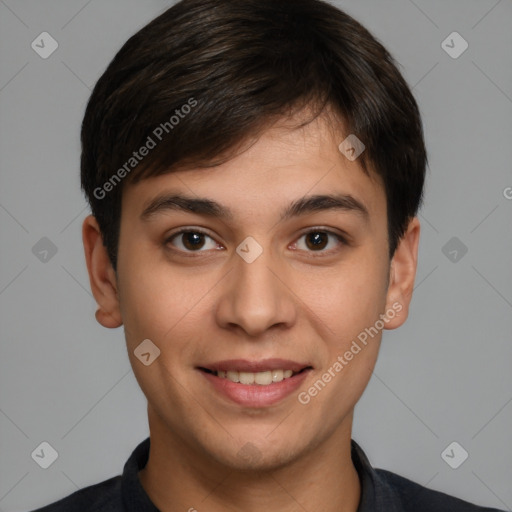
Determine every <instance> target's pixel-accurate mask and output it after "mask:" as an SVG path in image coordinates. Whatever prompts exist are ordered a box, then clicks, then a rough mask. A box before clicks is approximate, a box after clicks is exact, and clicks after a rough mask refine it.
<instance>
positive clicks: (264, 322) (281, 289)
mask: <svg viewBox="0 0 512 512" xmlns="http://www.w3.org/2000/svg"><path fill="white" fill-rule="evenodd" d="M249 261H250V259H249V260H245V259H244V258H243V257H241V256H239V255H238V254H236V255H235V257H234V261H233V269H232V271H231V272H229V274H228V275H227V276H226V278H225V279H224V280H223V288H222V292H221V295H220V299H219V301H218V304H217V310H216V315H217V322H218V324H219V325H220V326H221V327H223V328H225V329H231V330H233V329H235V330H236V329H238V330H239V331H240V330H241V331H243V332H244V333H245V334H246V335H248V336H250V337H258V336H261V335H263V334H264V333H265V331H267V330H268V329H270V328H271V327H275V326H279V327H280V328H284V327H287V328H289V327H290V326H291V325H292V324H293V323H294V321H295V317H296V304H295V301H294V294H293V291H292V289H291V288H290V285H289V281H290V279H289V270H288V271H287V269H286V268H285V266H284V265H282V264H280V263H279V262H278V261H276V260H275V259H274V258H273V257H272V255H271V253H270V251H269V250H265V249H264V250H263V252H262V253H261V254H260V255H259V256H258V257H257V258H256V259H255V260H254V261H252V262H249Z"/></svg>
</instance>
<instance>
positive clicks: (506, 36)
mask: <svg viewBox="0 0 512 512" xmlns="http://www.w3.org/2000/svg"><path fill="white" fill-rule="evenodd" d="M170 4H171V3H170V2H165V1H162V0H143V1H142V0H137V1H136V0H124V1H121V0H103V1H99V0H91V1H78V0H75V1H69V0H68V1H63V0H62V1H57V0H45V1H42V0H39V1H35V0H32V1H28V0H17V1H14V0H0V59H1V67H0V109H1V120H0V166H1V183H0V185H1V186H0V222H1V244H0V258H1V269H0V307H1V326H2V329H1V346H0V351H1V352H0V365H1V368H0V450H1V451H0V453H1V457H0V510H2V511H23V510H27V509H31V508H35V507H36V506H41V505H43V504H46V503H48V502H51V501H55V500H56V499H58V498H61V497H63V496H65V495H68V494H70V493H71V492H74V491H75V490H77V489H79V488H83V487H85V486H87V485H91V484H93V483H96V482H99V481H101V480H104V479H106V478H109V477H111V476H114V475H117V474H119V473H120V472H121V471H122V468H123V465H124V462H125V461H126V459H127V458H128V456H129V455H130V453H131V451H132V450H133V449H134V447H135V446H136V444H138V443H139V442H140V441H141V440H142V439H144V438H145V437H146V436H147V435H148V427H147V419H146V407H145V406H146V402H145V398H144V396H143V394H142V392H141V391H140V390H139V388H138V385H137V382H136V380H135V378H134V376H133V373H132V370H131V367H130V364H129V361H128V356H127V354H126V348H125V345H124V337H123V331H122V328H121V329H116V330H107V329H104V328H103V327H101V326H100V325H99V324H97V323H96V321H95V318H94V312H95V310H96V303H95V301H94V299H93V298H92V296H91V293H90V290H89V282H88V277H87V273H86V267H85V261H84V256H83V249H82V242H81V232H80V228H81V220H82V219H83V218H84V217H85V215H86V214H87V213H88V209H87V207H86V203H85V200H84V199H83V197H82V195H81V192H80V189H79V154H80V147H79V128H80V123H81V119H82V116H83V111H84V107H85V103H86V101H87V99H88V97H89V94H90V92H91V88H92V86H93V85H94V83H95V81H96V80H97V79H98V78H99V76H100V74H101V73H102V72H103V70H104V69H105V67H106V66H107V64H108V63H109V62H110V60H111V58H112V57H113V56H114V53H115V52H116V51H117V50H118V48H119V47H120V46H121V45H122V44H123V43H124V42H125V40H126V39H127V38H128V37H129V36H130V35H132V34H133V33H134V32H135V31H137V30H138V29H139V28H141V27H142V26H143V25H145V24H146V23H147V22H148V21H150V20H151V19H152V18H153V17H155V16H156V15H157V14H159V13H161V12H162V11H163V10H165V8H167V7H168V6H169V5H170ZM336 5H338V6H340V7H342V8H344V9H346V10H347V12H348V13H349V14H352V15H353V16H355V17H356V18H357V19H359V20H360V21H361V22H363V24H365V25H366V26H367V27H368V28H369V29H370V30H371V31H372V32H373V33H374V34H375V35H376V36H377V37H378V38H379V39H380V40H381V41H382V42H383V43H384V44H385V45H386V46H387V47H388V49H389V50H390V51H391V52H392V54H393V55H394V56H395V57H396V59H397V60H398V62H399V63H400V64H401V66H402V68H401V69H402V71H403V73H404V75H405V77H406V79H407V80H408V82H409V83H410V84H411V86H413V87H414V93H415V96H416V98H417V99H418V102H419V104H420V108H421V110H422V114H423V116H424V123H425V130H426V139H427V145H428V149H429V156H430V170H429V174H428V180H427V188H426V202H425V206H424V208H423V209H422V212H421V215H420V220H421V222H422V234H421V243H420V256H419V268H418V274H417V280H416V289H415V292H414V298H413V301H412V311H411V314H410V317H409V320H408V321H407V323H406V324H405V325H404V326H403V327H402V328H400V329H398V330H396V331H391V332H390V331H385V332H384V339H383V344H382V348H381V354H380V359H379V361H378V363H377V367H376V369H375V373H374V376H373V378H372V380H371V382H370V384H369V387H368V389H367V390H366V392H365V394H364V395H363V398H362V399H361V401H360V403H359V404H358V406H357V408H356V419H355V424H354V432H353V437H354V439H355V440H356V441H358V442H359V443H360V444H361V445H362V446H363V448H364V449H365V450H366V452H367V454H368V456H369V458H370V461H371V462H372V464H373V465H374V466H377V467H382V468H387V469H389V470H391V471H395V472H397V473H399V474H402V475H404V476H407V477H408V478H410V479H412V480H414V481H417V482H418V483H420V484H423V485H427V486H429V487H431V488H433V489H437V490H441V491H444V492H447V493H449V494H453V495H456V496H459V497H463V498H464V499H466V500H469V501H473V502H476V503H478V504H485V505H488V506H494V507H497V508H501V509H507V510H511V507H512V485H511V482H512V442H511V437H510V432H511V423H512V403H511V402H512V372H511V366H512V365H511V363H512V343H511V332H512V329H511V328H512V314H511V312H512V311H511V308H512V265H511V262H512V236H511V233H512V230H511V222H510V221H511V218H512V217H511V215H512V200H510V199H507V197H506V196H507V195H508V197H512V190H511V189H508V188H507V187H512V172H511V162H512V143H511V141H512V138H511V136H512V65H511V64H512V62H511V61H512V57H511V55H512V51H511V50H512V30H511V27H512V1H510V0H501V1H497V0H478V1H476V0H472V1H470V0H458V1H455V0H451V1H447V0H434V1H431V0H428V1H427V0H415V1H414V2H413V1H411V0H386V1H383V0H373V1H369V0H366V1H365V0H359V1H355V0H346V1H338V2H336ZM43 31H47V32H49V33H50V34H51V35H52V36H53V38H55V39H56V40H57V42H58V44H59V47H58V49H57V50H56V51H55V53H53V54H52V55H51V56H50V57H49V58H47V59H42V58H41V57H40V56H39V55H38V54H37V53H36V52H35V51H34V50H33V49H32V48H31V42H32V41H33V40H34V39H36V37H37V36H38V35H39V34H40V33H41V32H43ZM453 31H457V32H459V33H460V34H461V35H462V36H463V37H464V39H465V40H467V42H468V43H469V48H468V49H467V51H465V52H464V53H463V54H462V55H461V56H460V57H459V58H457V59H453V58H452V57H450V56H449V55H448V54H447V53H446V52H445V51H444V50H443V48H442V47H441V42H442V41H443V40H445V38H446V37H447V36H448V35H449V34H450V33H452V32H453ZM450 44H451V43H450ZM457 44H458V43H457ZM507 191H508V192H507ZM43 237H47V238H48V239H50V240H51V241H52V242H53V244H55V247H56V249H57V252H56V254H54V255H52V253H51V252H50V253H48V255H46V259H45V257H44V256H42V255H41V252H40V251H41V247H43V248H44V247H45V244H48V242H47V241H43V242H39V244H40V245H36V244H37V243H38V241H39V240H40V239H41V238H43ZM452 237H457V239H458V241H456V242H455V243H456V244H458V246H457V245H454V246H452V245H451V244H453V243H454V242H451V244H449V245H448V246H446V244H447V243H448V241H449V240H450V239H451V238H452ZM41 244H42V245H41ZM461 244H464V246H465V247H467V249H468V252H467V253H466V254H465V255H463V256H462V257H461V255H462V252H461V251H460V249H461V248H463V246H462V245H461ZM35 245H36V249H33V247H34V246H35ZM443 248H444V251H443ZM454 248H455V250H457V251H458V252H457V254H455V253H453V252H451V254H450V251H453V250H454ZM34 253H35V254H34ZM41 258H42V261H41ZM453 260H455V261H453ZM42 441H47V442H49V443H50V444H51V445H52V446H53V447H54V448H55V449H56V450H57V452H58V454H59V456H58V459H57V460H56V461H55V462H54V463H53V464H52V465H51V466H50V467H49V468H48V469H46V470H45V469H42V468H41V467H39V466H38V465H37V464H36V463H35V462H34V460H33V459H32V458H31V453H32V452H33V450H34V449H35V448H36V447H37V446H38V445H39V444H40V443H41V442H42ZM452 441H457V442H458V443H460V445H462V446H463V447H464V448H465V449H466V450H467V451H468V452H469V458H468V459H467V460H466V461H465V462H464V463H463V464H462V465H461V466H460V467H459V468H458V469H452V468H451V467H449V466H448V465H447V464H446V463H445V461H444V460H443V459H442V458H441V453H442V452H443V450H444V449H445V448H446V447H447V446H448V445H449V444H450V443H451V442H452Z"/></svg>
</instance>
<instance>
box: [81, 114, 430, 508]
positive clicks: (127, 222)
mask: <svg viewBox="0 0 512 512" xmlns="http://www.w3.org/2000/svg"><path fill="white" fill-rule="evenodd" d="M331 126H332V125H331V124H329V123H328V122H327V120H326V119H325V118H323V117H319V118H317V119H316V120H315V121H314V122H312V123H310V124H308V125H306V127H304V128H301V129H299V130H291V129H290V125H289V124H288V122H287V121H284V120H283V122H281V123H278V124H275V125H273V126H272V127H271V128H268V129H267V130H266V131H264V132H263V134H262V135H260V137H259V138H258V139H257V141H256V142H255V143H254V144H253V145H251V146H250V147H249V149H247V150H245V151H244V152H241V153H239V154H238V155H237V156H235V157H234V158H232V159H231V160H229V161H228V162H226V163H224V164H222V165H220V166H219V167H216V168H213V169H191V170H185V171H178V172H173V173H169V174H166V175H162V176H157V177H153V178H149V179H146V180H143V181H141V182H140V183H138V184H136V185H129V186H126V187H125V189H124V190H123V199H122V213H121V231H120V239H119V252H118V254H119V257H118V269H117V274H116V273H115V272H114V270H113V268H112V266H111V264H110V262H109V260H108V256H107V253H106V250H105V248H104V247H103V245H102V241H101V234H100V231H99V228H98V225H97V222H96V220H95V219H94V217H92V216H88V217H87V218H86V219H85V220H84V223H83V242H84V248H85V256H86V262H87V268H88V271H89V277H90V283H91V289H92V291H93V293H94V296H95V298H96V300H97V302H98V305H99V308H98V311H97V313H96V318H97V320H98V322H99V323H100V324H101V325H103V326H105V327H108V328H116V327H119V326H120V325H122V324H124V329H125V335H126V342H127V348H128V354H129V357H130V361H131V364H132V367H133V371H134V373H135V376H136V378H137V381H138V382H139V384H140V386H141V388H142V390H143V392H144V394H145V396H146V397H147V400H148V419H149V429H150V438H151V448H150V454H149V460H148V463H147V465H146V467H145V468H144V469H143V470H142V471H140V472H139V477H140V480H141V483H142V485H143V487H144V489H145V490H146V492H147V493H148V495H149V497H150V498H151V500H152V501H153V502H154V503H155V505H156V506H157V507H158V508H159V509H160V510H162V511H164V512H174V511H178V510H180V511H183V510H194V509H195V510H198V511H199V512H201V510H208V511H209V512H216V511H226V510H228V511H231V510H233V511H234V510H244V511H258V512H260V511H261V510H266V509H269V510H281V511H284V512H287V511H298V510H307V511H309V512H315V511H322V512H325V511H327V512H330V511H333V512H334V511H337V512H339V511H344V512H345V511H346V512H348V511H352V512H354V511H356V509H357V506H358V504H359V500H360V493H361V488H360V482H359V479H358V476H357V472H356V470H355V468H354V466H353V463H352V460H351V457H350V440H351V429H352V420H353V411H354V406H355V404H356V403H357V401H358V400H359V398H360V397H361V395H362V393H363V391H364V389H365V387H366V385H367V384H368V381H369V379H370V377H371V374H372V371H373V368H374V366H375V363H376V359H377V355H378V351H379V346H380V341H381V335H382V330H379V334H378V335H377V336H375V337H373V338H369V342H368V344H367V345H366V346H365V347H364V348H363V349H362V350H361V351H360V352H359V353H358V354H357V355H355V356H354V358H353V359H352V360H351V361H350V362H348V364H347V365H346V366H344V367H343V369H342V371H340V372H338V373H336V376H335V377H334V378H332V380H331V381H330V382H329V383H328V384H327V385H326V386H325V387H324V388H323V389H322V390H321V391H320V392H319V393H318V394H317V395H316V396H315V397H312V398H311V401H310V402H309V403H308V404H305V405H303V404H301V403H299V401H298V400H297V395H298V393H299V392H302V391H307V390H308V388H310V387H311V386H312V385H313V383H314V382H315V381H317V380H318V379H319V378H320V377H321V376H322V374H324V373H325V372H326V371H327V370H328V368H329V367H332V365H333V364H334V362H335V361H336V360H337V358H338V356H340V355H343V354H344V353H345V352H346V351H347V350H349V348H350V346H351V343H352V341H353V340H354V339H356V338H357V335H358V334H359V333H361V332H362V331H364V329H365V328H368V327H370V326H373V325H374V324H375V322H376V321H377V320H378V319H379V315H380V314H385V312H386V311H387V310H390V309H393V308H392V305H393V304H395V305H396V304H397V303H399V304H400V305H401V307H402V309H401V311H400V312H399V313H398V314H396V315H395V316H394V318H392V319H389V321H388V322H387V323H386V325H385V328H386V329H395V328H397V327H399V326H400V325H402V324H403V323H404V322H405V320H406V318H407V316H408V310H409V303H410V300H411V297H412V290H413V286H414V279H415V274H416V268H417V254H418V243H419V234H420V224H419V221H418V219H417V217H415V218H413V219H412V220H411V222H410V224H409V227H408V229H407V232H406V234H405V235H404V237H403V238H402V240H401V242H400V244H399V246H398V248H397V250H396V252H395V254H394V256H393V259H392V260H391V261H390V260H389V258H388V240H387V217H386V197H385V193H384V189H383V186H382V181H381V180H380V178H378V177H377V176H376V175H373V173H372V177H368V176H366V175H365V174H364V173H363V171H362V169H361V167H360V164H359V162H358V160H355V161H354V162H351V161H349V160H348V159H347V158H346V157H345V156H344V155H343V154H342V153H340V151H339V150H338V145H339V144H340V142H341V141H342V140H343V139H344V138H345V137H344V136H343V135H341V134H340V133H336V132H335V130H334V129H333V128H331ZM169 190H172V191H174V192H175V191H179V192H181V193H185V194H187V195H191V196H193V197H195V196H199V197H208V198H210V199H212V200H215V201H217V202H219V203H221V204H222V205H224V206H227V207H229V208H230V209H231V210H232V211H233V213H234V218H233V219H231V220H225V219H217V218H209V217H205V216H202V215H198V214H196V213H193V212H180V211H166V212H161V213H159V214H157V215H155V216H154V217H152V218H151V219H150V220H149V221H146V222H144V221H142V220H141V219H140V214H141V212H142V211H143V209H144V207H145V205H146V204H147V202H148V201H149V200H151V199H152V198H154V197H155V196H156V195H157V194H159V193H161V192H163V191H169ZM333 192H340V193H348V194H351V195H352V196H354V197H355V198H357V199H358V200H360V201H361V202H362V203H363V204H364V205H365V206H366V207H367V209H368V211H369V219H368V223H365V222H364V220H363V218H362V216H360V215H358V214H356V213H354V212H347V211H340V210H332V211H329V210H327V211H320V212H315V213H308V214H306V215H304V216H301V217H295V218H290V219H288V220H285V221H280V213H281V211H282V209H283V208H285V207H286V206H287V205H288V204H289V203H291V202H292V201H294V200H297V199H300V198H302V197H303V196H305V195H312V194H328V193H333ZM311 227H313V228H314V227H319V228H321V229H317V230H316V232H317V233H318V232H320V233H325V231H326V230H328V231H332V232H334V233H338V234H343V233H346V234H347V235H348V239H347V241H348V242H349V243H348V244H346V245H345V244H343V243H342V242H340V241H338V239H337V238H336V237H335V235H329V237H330V238H328V239H326V240H325V241H324V245H322V246H321V247H320V248H317V247H316V246H314V245H313V244H312V243H311V236H310V237H308V236H307V235H304V231H305V230H306V229H307V228H311ZM179 228H190V229H189V230H190V231H192V232H194V228H202V229H203V230H206V231H207V232H208V236H205V237H204V243H203V245H202V246H200V248H199V249H196V250H195V251H194V249H193V248H192V249H190V245H184V243H186V239H184V238H185V237H183V236H178V237H176V238H174V239H172V240H171V241H168V239H169V238H170V236H171V235H172V234H174V233H175V232H176V231H178V230H179ZM248 236H251V237H253V238H254V239H255V240H256V241H257V242H258V243H259V245H260V246H261V247H262V249H263V253H262V254H261V255H260V256H259V257H258V258H257V259H256V260H255V261H254V262H253V263H250V264H248V263H246V262H245V261H244V260H243V259H242V258H241V257H240V256H239V255H238V254H237V253H236V251H235V250H236V248H237V246H238V245H239V244H240V243H241V242H242V241H243V240H244V239H245V238H246V237H248ZM166 240H167V242H166ZM308 240H309V243H308ZM216 247H217V248H218V247H220V249H221V250H216V249H215V248H216ZM171 248H174V250H175V251H174V252H173V251H172V250H171ZM187 250H188V252H186V251H187ZM198 251H199V252H198ZM319 254H320V256H319V257H315V256H318V255H319ZM388 278H389V280H388ZM147 338H149V339H150V340H152V342H153V343H154V344H155V345H157V346H158V347H159V348H160V351H161V354H160V356H159V357H158V358H157V359H156V360H155V361H154V362H153V363H152V364H151V365H149V366H145V365H143V364H141V362H140V361H139V360H138V359H137V357H135V355H134V350H135V348H136V347H137V346H138V345H139V344H140V343H141V341H142V340H144V339H147ZM269 357H279V358H284V359H291V360H295V361H299V362H308V363H309V364H310V365H312V366H313V370H312V371H311V372H310V373H309V375H308V377H307V379H306V381H305V382H304V383H303V384H302V385H301V387H300V389H299V390H298V391H297V392H294V393H292V394H291V395H290V396H288V397H286V398H285V399H283V400H281V401H280V402H278V403H277V404H274V405H272V406H269V407H265V408H256V409H255V408H246V407H242V406H240V405H237V404H235V403H234V402H231V401H229V400H228V399H227V398H225V397H224V396H221V395H219V394H218V393H217V392H216V391H214V390H213V387H212V386H211V384H210V383H209V382H208V381H207V380H206V379H205V378H204V376H203V375H202V374H201V373H200V372H199V371H198V370H197V369H196V367H197V366H198V365H201V364H203V365H204V364H206V363H208V362H209V363H211V362H214V361H220V360H225V359H232V358H244V359H251V360H259V359H263V358H269ZM246 443H251V445H249V446H250V451H249V453H250V455H249V456H245V457H242V456H241V455H240V453H239V452H240V450H241V449H242V447H244V445H246ZM247 449H248V448H247V446H246V448H245V450H246V451H247ZM251 454H252V455H251ZM178 475H179V476H178Z"/></svg>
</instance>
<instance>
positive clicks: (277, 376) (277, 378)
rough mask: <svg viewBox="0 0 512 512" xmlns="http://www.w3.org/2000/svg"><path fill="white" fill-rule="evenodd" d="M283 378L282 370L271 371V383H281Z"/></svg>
mask: <svg viewBox="0 0 512 512" xmlns="http://www.w3.org/2000/svg"><path fill="white" fill-rule="evenodd" d="M283 378H284V372H283V370H272V382H281V381H282V380H283Z"/></svg>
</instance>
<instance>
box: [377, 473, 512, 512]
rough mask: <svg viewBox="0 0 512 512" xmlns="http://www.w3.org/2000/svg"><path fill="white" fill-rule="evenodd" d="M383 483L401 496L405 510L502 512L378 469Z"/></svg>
mask: <svg viewBox="0 0 512 512" xmlns="http://www.w3.org/2000/svg"><path fill="white" fill-rule="evenodd" d="M375 472H376V473H377V474H378V476H379V478H380V479H381V481H382V483H383V484H384V485H386V486H388V487H389V489H390V490H391V491H392V492H393V493H394V494H396V495H398V496H399V499H400V502H401V505H402V507H403V510H407V511H409V510H414V511H415V512H502V511H500V510H498V509H496V508H487V507H481V506H478V505H475V504H473V503H469V502H467V501H464V500H462V499H459V498H456V497H455V496H450V495H448V494H445V493H443V492H440V491H434V490H433V489H428V488H427V487H424V486H422V485H420V484H418V483H416V482H413V481H412V480H409V479H408V478H405V477H403V476H400V475H397V474H396V473H392V472H391V471H388V470H385V469H376V470H375Z"/></svg>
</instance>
